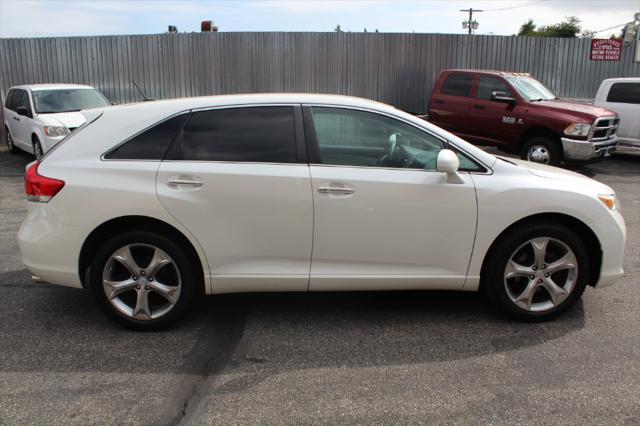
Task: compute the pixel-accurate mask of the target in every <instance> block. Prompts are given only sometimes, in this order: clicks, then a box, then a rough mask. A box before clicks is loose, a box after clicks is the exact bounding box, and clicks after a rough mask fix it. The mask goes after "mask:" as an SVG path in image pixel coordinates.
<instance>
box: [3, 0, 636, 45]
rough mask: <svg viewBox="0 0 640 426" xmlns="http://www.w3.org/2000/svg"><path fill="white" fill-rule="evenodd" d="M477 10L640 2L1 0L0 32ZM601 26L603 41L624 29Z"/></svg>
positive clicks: (586, 12) (600, 7) (275, 24)
mask: <svg viewBox="0 0 640 426" xmlns="http://www.w3.org/2000/svg"><path fill="white" fill-rule="evenodd" d="M469 7H472V8H474V9H482V10H484V12H481V13H477V14H474V19H475V20H477V21H478V22H479V24H480V27H479V28H478V30H477V34H500V35H512V34H515V33H517V31H518V29H519V27H520V25H522V23H524V22H525V21H526V20H528V19H529V18H531V19H533V20H534V22H535V23H536V24H538V25H549V24H553V23H557V22H559V21H561V20H563V19H564V17H566V16H577V17H578V18H579V19H580V20H581V22H582V28H583V29H589V30H596V31H597V30H604V29H606V28H609V27H613V26H618V25H620V24H623V23H625V22H628V21H631V20H632V19H633V14H634V13H636V12H640V0H466V1H455V0H447V1H441V0H406V1H405V0H344V1H342V0H322V1H320V0H235V1H225V0H183V1H176V0H154V1H151V0H83V1H79V0H0V37H2V38H7V37H54V36H86V35H110V34H157V33H162V32H165V31H166V30H167V27H168V25H175V26H177V27H178V30H179V31H180V32H192V31H199V30H200V21H203V20H213V21H214V22H215V25H217V26H218V27H219V29H220V31H228V32H231V31H333V30H334V28H335V27H336V25H338V24H339V25H340V26H341V28H342V29H343V30H344V31H353V32H360V31H363V30H364V28H366V29H367V30H368V31H374V30H375V29H378V30H379V31H380V32H425V33H453V34H461V33H464V32H466V30H463V29H462V21H463V20H465V19H466V18H467V15H466V14H465V13H463V12H460V11H459V9H468V8H469ZM619 31H620V27H616V28H614V29H611V30H607V31H602V32H599V33H598V34H597V37H598V38H608V37H609V36H610V35H611V34H613V33H616V34H617V33H619Z"/></svg>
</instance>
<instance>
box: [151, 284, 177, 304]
mask: <svg viewBox="0 0 640 426" xmlns="http://www.w3.org/2000/svg"><path fill="white" fill-rule="evenodd" d="M148 285H149V288H151V290H153V291H155V292H156V293H158V294H159V295H160V296H162V297H164V298H165V299H166V300H167V302H169V303H171V304H172V305H175V304H176V303H177V302H178V299H179V298H180V287H173V286H168V285H164V284H161V283H159V282H157V281H154V282H150V283H149V284H148Z"/></svg>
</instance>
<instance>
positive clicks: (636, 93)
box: [607, 83, 640, 104]
mask: <svg viewBox="0 0 640 426" xmlns="http://www.w3.org/2000/svg"><path fill="white" fill-rule="evenodd" d="M607 102H617V103H621V104H640V83H613V84H612V85H611V89H610V90H609V95H607Z"/></svg>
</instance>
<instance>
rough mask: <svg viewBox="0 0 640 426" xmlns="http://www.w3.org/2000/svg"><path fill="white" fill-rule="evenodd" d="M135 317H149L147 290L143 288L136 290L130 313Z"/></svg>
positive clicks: (142, 318) (144, 318) (145, 318)
mask: <svg viewBox="0 0 640 426" xmlns="http://www.w3.org/2000/svg"><path fill="white" fill-rule="evenodd" d="M131 316H133V317H134V318H135V319H141V320H148V319H151V309H150V308H149V291H148V290H145V289H144V288H140V289H139V290H138V295H137V297H136V306H135V308H133V312H132V314H131Z"/></svg>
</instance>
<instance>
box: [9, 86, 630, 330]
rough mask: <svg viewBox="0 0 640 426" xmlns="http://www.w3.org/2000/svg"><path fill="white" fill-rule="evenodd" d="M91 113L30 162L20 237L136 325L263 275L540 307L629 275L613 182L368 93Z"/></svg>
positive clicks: (276, 282) (247, 287)
mask: <svg viewBox="0 0 640 426" xmlns="http://www.w3.org/2000/svg"><path fill="white" fill-rule="evenodd" d="M86 114H87V116H88V120H89V124H87V125H86V126H85V127H83V128H81V129H79V130H78V131H76V132H74V133H72V134H71V135H70V136H69V137H68V138H67V139H65V141H64V142H62V143H61V144H59V145H58V146H57V147H56V148H54V149H53V150H52V151H50V152H49V154H47V155H46V156H45V157H44V159H43V160H42V161H41V162H34V163H33V164H31V165H30V167H29V168H28V170H27V173H26V181H25V190H26V193H27V198H28V200H29V203H28V206H29V207H28V216H27V218H26V219H25V221H24V223H23V224H22V227H21V228H20V232H19V234H18V239H19V242H20V249H21V251H22V256H23V260H24V263H25V265H26V266H27V268H28V269H29V270H30V271H31V273H32V274H34V275H35V276H37V277H39V281H46V282H50V283H55V284H61V285H66V286H71V287H78V288H82V287H85V288H90V289H91V290H92V293H93V295H94V296H95V298H96V300H97V302H98V304H99V306H100V307H101V308H102V309H103V310H104V311H105V312H106V313H107V314H108V315H110V316H111V317H112V318H114V319H115V320H117V321H119V322H121V323H123V324H125V325H127V326H130V327H135V328H139V329H153V328H159V327H164V326H166V325H169V324H171V323H172V322H173V321H175V320H176V319H177V318H178V317H179V316H181V315H182V314H183V313H185V312H186V311H187V310H188V308H189V306H192V305H191V304H192V302H193V301H194V298H197V297H199V296H200V295H203V294H214V293H230V292H257V291H342V290H350V291H353V290H408V289H447V290H464V291H475V290H478V289H482V290H484V291H485V292H486V293H487V294H488V295H489V296H490V297H491V298H492V299H493V300H494V301H495V302H496V303H497V304H498V306H500V307H501V308H502V309H503V310H505V311H506V312H508V313H510V314H512V315H514V316H515V317H517V318H521V319H524V320H543V319H548V318H552V317H554V316H556V315H558V314H560V313H561V312H563V311H565V310H566V309H567V308H569V306H571V305H572V304H573V303H574V302H575V301H576V300H578V298H579V297H580V295H581V294H582V292H583V291H584V289H585V287H586V286H587V285H593V286H605V285H609V284H611V283H613V282H614V281H615V280H616V279H618V278H619V277H621V276H622V273H623V271H622V260H623V257H624V256H623V251H624V242H625V235H626V231H625V225H624V220H623V218H622V215H621V214H620V212H619V211H618V207H617V206H616V198H615V194H614V192H613V190H612V189H611V188H609V187H608V186H606V185H603V184H601V183H599V182H596V181H594V180H592V179H589V178H586V177H584V176H582V175H578V174H576V173H571V172H568V171H565V170H562V169H557V168H554V167H549V166H544V165H541V164H535V163H529V162H526V161H519V160H503V159H499V158H496V157H494V156H492V155H490V154H488V153H486V152H484V151H482V150H480V149H478V148H476V147H474V146H472V145H470V144H468V143H466V142H464V141H463V140H461V139H459V138H457V137H456V136H454V135H452V134H450V133H448V132H446V131H444V130H442V129H440V128H438V127H436V126H434V125H433V124H430V123H427V122H425V121H423V120H420V119H418V118H416V117H413V116H411V115H409V114H406V113H403V112H401V111H399V110H397V109H395V108H392V107H390V106H387V105H383V104H380V103H377V102H372V101H367V100H364V99H358V98H350V97H342V96H327V95H266V94H265V95H238V96H220V97H203V98H191V99H177V100H172V101H157V102H153V103H145V104H135V105H126V106H116V107H110V108H106V109H104V110H103V111H102V112H100V111H98V110H93V111H89V112H87V113H86ZM99 114H101V115H99Z"/></svg>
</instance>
